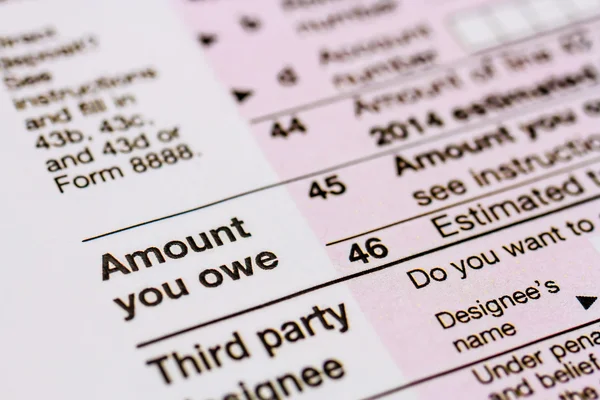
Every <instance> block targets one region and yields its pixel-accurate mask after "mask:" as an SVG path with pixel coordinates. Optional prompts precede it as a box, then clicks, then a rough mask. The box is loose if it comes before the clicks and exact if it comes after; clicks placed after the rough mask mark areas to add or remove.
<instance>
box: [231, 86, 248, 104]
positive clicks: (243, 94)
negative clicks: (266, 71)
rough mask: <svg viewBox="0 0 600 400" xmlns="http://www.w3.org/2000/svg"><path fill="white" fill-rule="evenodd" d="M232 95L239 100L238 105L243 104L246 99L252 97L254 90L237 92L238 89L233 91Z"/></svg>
mask: <svg viewBox="0 0 600 400" xmlns="http://www.w3.org/2000/svg"><path fill="white" fill-rule="evenodd" d="M231 93H233V95H234V96H235V98H236V99H237V101H238V103H243V102H244V100H246V98H248V97H249V96H252V93H253V92H252V90H236V89H233V90H232V91H231Z"/></svg>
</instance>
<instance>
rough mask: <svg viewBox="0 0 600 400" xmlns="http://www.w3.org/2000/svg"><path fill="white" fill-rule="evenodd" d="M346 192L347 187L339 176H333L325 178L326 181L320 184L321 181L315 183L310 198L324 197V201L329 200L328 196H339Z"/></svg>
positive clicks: (311, 188) (309, 194)
mask: <svg viewBox="0 0 600 400" xmlns="http://www.w3.org/2000/svg"><path fill="white" fill-rule="evenodd" d="M345 192H346V185H344V184H343V183H342V182H341V181H340V180H339V179H338V176H337V175H331V176H328V177H326V178H325V181H324V182H322V183H319V181H314V182H313V183H312V184H311V185H310V191H309V192H308V196H309V197H311V198H313V197H322V198H323V199H325V200H326V199H327V196H328V195H330V194H332V195H334V196H339V195H341V194H343V193H345Z"/></svg>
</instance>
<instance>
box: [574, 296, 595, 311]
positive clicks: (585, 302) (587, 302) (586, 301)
mask: <svg viewBox="0 0 600 400" xmlns="http://www.w3.org/2000/svg"><path fill="white" fill-rule="evenodd" d="M575 297H577V300H578V301H579V303H580V304H581V306H582V307H583V309H584V310H587V309H588V308H590V307H591V306H592V304H594V303H595V302H596V300H598V298H597V297H595V296H575Z"/></svg>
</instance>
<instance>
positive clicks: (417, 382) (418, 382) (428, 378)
mask: <svg viewBox="0 0 600 400" xmlns="http://www.w3.org/2000/svg"><path fill="white" fill-rule="evenodd" d="M597 323H600V318H599V319H595V320H592V321H589V322H586V323H583V324H581V325H577V326H573V327H571V328H568V329H565V330H563V331H560V332H556V333H553V334H551V335H548V336H544V337H542V338H539V339H535V340H532V341H531V342H528V343H525V344H522V345H520V346H517V347H513V348H512V349H508V350H505V351H502V352H500V353H496V354H493V355H491V356H488V357H485V358H481V359H479V360H476V361H472V362H470V363H468V364H463V365H460V366H458V367H455V368H452V369H448V370H446V371H442V372H438V373H437V374H433V375H429V376H426V377H424V378H421V379H417V380H414V381H412V382H409V383H405V384H404V385H401V386H397V387H395V388H393V389H389V390H386V391H385V392H381V393H378V394H375V395H372V396H369V397H365V398H364V399H362V400H378V399H382V398H384V397H387V396H389V395H392V394H395V393H398V392H401V391H403V390H406V389H410V388H412V387H415V386H418V385H421V384H423V383H427V382H430V381H432V380H435V379H438V378H443V377H444V376H447V375H451V374H454V373H456V372H460V371H462V370H463V369H467V368H471V367H473V366H475V365H477V364H481V363H483V362H486V361H490V360H493V359H494V358H497V357H502V356H505V355H507V354H510V353H513V352H515V351H519V350H522V349H524V348H527V347H530V346H533V345H536V344H538V343H541V342H545V341H547V340H550V339H554V338H555V337H558V336H562V335H566V334H567V333H571V332H574V331H578V330H580V329H583V328H586V327H588V326H590V325H594V324H597Z"/></svg>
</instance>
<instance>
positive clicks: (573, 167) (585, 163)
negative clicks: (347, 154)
mask: <svg viewBox="0 0 600 400" xmlns="http://www.w3.org/2000/svg"><path fill="white" fill-rule="evenodd" d="M597 162H600V157H596V158H593V159H591V160H587V161H583V162H580V163H578V164H574V165H571V166H569V167H565V168H561V169H558V170H556V171H552V172H549V173H547V174H543V175H540V176H538V177H536V178H531V179H527V180H525V181H523V182H520V183H517V184H514V185H510V186H507V187H505V188H501V189H497V190H494V191H492V192H489V193H484V194H481V195H479V196H475V197H471V198H470V199H466V200H462V201H459V202H456V203H454V204H449V205H447V206H444V207H440V208H437V209H435V210H431V211H427V212H424V213H421V214H418V215H413V216H412V217H409V218H405V219H402V220H400V221H396V222H392V223H391V224H387V225H384V226H380V227H378V228H373V229H370V230H368V231H365V232H362V233H357V234H355V235H352V236H348V237H345V238H342V239H338V240H334V241H332V242H329V243H327V244H326V245H325V246H333V245H335V244H338V243H343V242H347V241H348V240H352V239H356V238H357V237H361V236H364V235H368V234H370V233H374V232H378V231H381V230H385V229H388V228H391V227H394V226H398V225H402V224H404V223H406V222H410V221H413V220H415V219H419V218H422V217H426V216H428V215H432V214H435V213H438V212H440V211H445V210H448V209H450V208H454V207H457V206H462V205H464V204H467V203H471V202H473V201H477V200H481V199H484V198H486V197H491V196H495V195H497V194H500V193H504V192H507V191H509V190H513V189H517V188H519V187H523V186H527V185H529V184H532V183H536V182H539V181H543V180H545V179H548V178H552V177H554V176H557V175H560V174H563V173H565V172H570V171H573V170H576V169H578V168H581V167H586V166H588V165H591V164H595V163H597Z"/></svg>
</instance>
